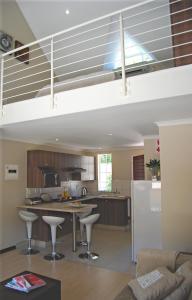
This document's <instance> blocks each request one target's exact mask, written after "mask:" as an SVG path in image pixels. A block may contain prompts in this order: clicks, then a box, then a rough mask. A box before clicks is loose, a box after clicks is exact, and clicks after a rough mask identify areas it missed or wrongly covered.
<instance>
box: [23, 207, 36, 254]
mask: <svg viewBox="0 0 192 300" xmlns="http://www.w3.org/2000/svg"><path fill="white" fill-rule="evenodd" d="M19 216H20V218H21V219H22V220H23V221H25V223H26V228H27V238H28V248H27V249H25V250H23V251H22V254H24V255H33V254H37V253H39V251H38V250H36V249H32V248H31V237H32V223H33V222H34V221H36V220H37V219H38V216H37V215H36V214H34V213H32V212H29V211H26V210H20V211H19Z"/></svg>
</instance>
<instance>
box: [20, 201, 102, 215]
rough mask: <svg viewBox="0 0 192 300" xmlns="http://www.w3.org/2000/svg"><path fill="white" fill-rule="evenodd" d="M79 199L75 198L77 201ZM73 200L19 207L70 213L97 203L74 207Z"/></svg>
mask: <svg viewBox="0 0 192 300" xmlns="http://www.w3.org/2000/svg"><path fill="white" fill-rule="evenodd" d="M75 201H78V200H74V201H72V202H75ZM72 202H66V203H64V202H50V203H41V204H36V205H25V204H24V205H19V206H18V207H17V208H22V209H30V210H45V211H55V212H68V213H77V212H84V211H86V209H87V207H91V208H95V207H97V206H96V205H95V204H82V205H81V206H79V207H78V206H77V207H74V206H72V205H71V203H72Z"/></svg>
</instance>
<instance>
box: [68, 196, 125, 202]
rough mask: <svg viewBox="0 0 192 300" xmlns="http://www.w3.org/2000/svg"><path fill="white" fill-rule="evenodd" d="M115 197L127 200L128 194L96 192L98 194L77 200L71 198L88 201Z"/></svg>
mask: <svg viewBox="0 0 192 300" xmlns="http://www.w3.org/2000/svg"><path fill="white" fill-rule="evenodd" d="M95 198H96V199H114V200H127V199H128V198H130V197H128V196H124V195H119V194H117V195H114V194H112V195H110V194H96V195H88V196H86V197H83V198H79V199H76V200H70V201H81V202H82V201H86V200H91V199H95Z"/></svg>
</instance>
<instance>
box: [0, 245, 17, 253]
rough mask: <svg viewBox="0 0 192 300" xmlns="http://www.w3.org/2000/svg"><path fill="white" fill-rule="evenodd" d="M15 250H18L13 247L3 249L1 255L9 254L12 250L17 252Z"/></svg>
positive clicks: (0, 251)
mask: <svg viewBox="0 0 192 300" xmlns="http://www.w3.org/2000/svg"><path fill="white" fill-rule="evenodd" d="M15 249H16V246H11V247H8V248H5V249H1V250H0V254H3V253H6V252H9V251H12V250H15Z"/></svg>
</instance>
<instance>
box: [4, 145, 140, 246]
mask: <svg viewBox="0 0 192 300" xmlns="http://www.w3.org/2000/svg"><path fill="white" fill-rule="evenodd" d="M1 143H2V147H3V148H2V149H3V160H2V164H3V165H7V164H8V165H9V164H10V165H18V178H17V179H16V180H5V178H4V179H3V180H4V185H3V190H2V192H3V199H4V201H3V211H4V212H5V213H4V215H3V218H2V219H1V221H2V222H3V224H4V228H5V227H6V235H3V239H2V245H1V249H6V248H11V247H13V246H14V245H18V243H20V242H22V241H24V240H25V239H26V233H25V226H24V224H23V222H22V221H21V220H20V219H19V216H18V209H17V207H18V206H21V205H23V204H24V199H25V198H26V197H29V196H30V195H29V191H30V192H31V193H32V194H31V195H32V197H33V196H34V197H35V196H38V195H40V194H42V193H43V192H48V193H50V194H51V195H52V196H53V198H57V195H58V194H60V193H61V192H64V188H65V186H63V187H61V188H60V187H52V188H42V187H40V186H41V182H42V183H43V175H42V171H41V170H40V169H39V168H36V170H37V172H38V176H37V178H35V177H33V176H32V177H31V174H32V173H33V171H32V167H31V164H28V163H29V160H28V163H27V152H28V151H29V153H30V152H33V150H35V151H34V153H37V152H38V151H37V149H38V150H42V151H46V152H47V151H49V152H50V153H60V154H59V155H58V157H60V158H61V156H62V153H67V152H68V154H69V157H70V159H71V157H73V156H72V154H73V155H75V154H76V155H77V156H82V157H83V156H84V157H86V156H89V157H90V156H92V157H93V156H95V157H96V154H97V153H94V154H92V155H90V153H83V152H80V151H79V152H76V153H75V152H74V151H69V150H68V149H67V150H61V149H59V147H58V148H56V147H55V148H54V147H48V146H41V145H35V144H29V143H24V142H17V141H8V140H4V141H1ZM13 151H14V153H15V156H14V157H13V155H12V153H13ZM69 152H70V153H69ZM111 153H112V158H113V164H112V176H113V177H112V184H113V191H116V190H117V191H118V194H117V195H118V196H119V195H122V196H126V197H128V196H130V182H131V173H132V171H131V165H132V156H133V155H139V154H142V153H143V149H141V148H138V149H129V150H116V151H114V150H113V151H111ZM58 157H57V159H56V160H55V161H56V163H57V164H58V161H59V158H58ZM49 159H50V161H51V160H52V161H53V160H54V159H53V155H52V156H50V158H49ZM65 159H66V157H65ZM65 159H64V161H65ZM69 161H70V160H69ZM94 161H95V159H94ZM27 165H28V167H29V169H28V171H27ZM94 165H95V163H94ZM38 166H40V163H38V164H37V165H36V167H38ZM69 166H72V165H68V167H69ZM62 168H64V166H62ZM62 168H60V170H61V169H62ZM85 169H86V168H85ZM61 172H62V173H61V176H64V177H63V179H64V180H66V177H65V176H66V172H63V171H61ZM95 173H96V175H97V168H95ZM81 175H83V176H84V178H85V175H86V174H85V172H82V173H81ZM67 176H69V174H68V175H67ZM75 176H77V175H75ZM89 176H90V174H89ZM30 178H32V180H33V182H32V184H33V187H32V186H30V185H28V188H27V190H26V187H27V184H29V180H31V179H30ZM37 179H38V180H40V181H39V182H37V181H34V180H37ZM67 179H69V178H67ZM74 179H76V180H75V181H73V180H68V181H62V182H63V184H64V185H66V184H69V183H70V184H71V185H72V186H73V187H74V184H76V182H77V177H76V178H74ZM27 180H28V183H27ZM41 180H42V181H41ZM37 183H38V184H40V185H38V184H37ZM78 183H79V184H80V185H81V186H86V187H87V190H88V193H89V195H97V196H98V190H97V184H98V182H97V180H90V181H78ZM35 184H36V187H35ZM74 191H76V190H75V189H74ZM26 192H27V193H28V194H26ZM38 193H39V194H38ZM100 194H101V193H100ZM102 194H104V193H102ZM73 196H74V195H73ZM112 198H113V197H112ZM100 200H101V201H102V202H103V203H105V204H106V201H107V200H108V199H106V198H104V199H100ZM114 200H115V199H112V200H111V202H112V201H113V202H112V203H114V202H116V201H114ZM91 201H93V200H91ZM97 201H98V200H97ZM117 201H118V202H117V203H118V204H119V203H120V202H121V203H122V202H124V201H122V200H117ZM100 203H101V202H100ZM125 203H126V204H124V205H125V206H126V205H127V201H125ZM103 209H104V208H103ZM116 211H117V210H116V209H115V210H114V212H116ZM125 211H126V216H127V209H126V210H125ZM114 218H115V217H114ZM114 218H113V219H114ZM102 219H103V223H104V224H99V225H97V226H100V227H103V226H104V227H106V226H116V227H117V226H119V224H114V225H112V223H113V220H112V221H111V220H109V216H107V218H106V220H105V218H104V217H103V213H102V217H101V220H102ZM10 220H11V221H10ZM108 222H109V223H110V225H109V224H105V223H108ZM70 225H71V229H70V230H72V223H70ZM121 226H122V224H121ZM121 226H120V227H121ZM63 227H64V226H63ZM66 228H67V227H66ZM25 245H26V244H25ZM69 247H70V250H71V243H70V246H69Z"/></svg>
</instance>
